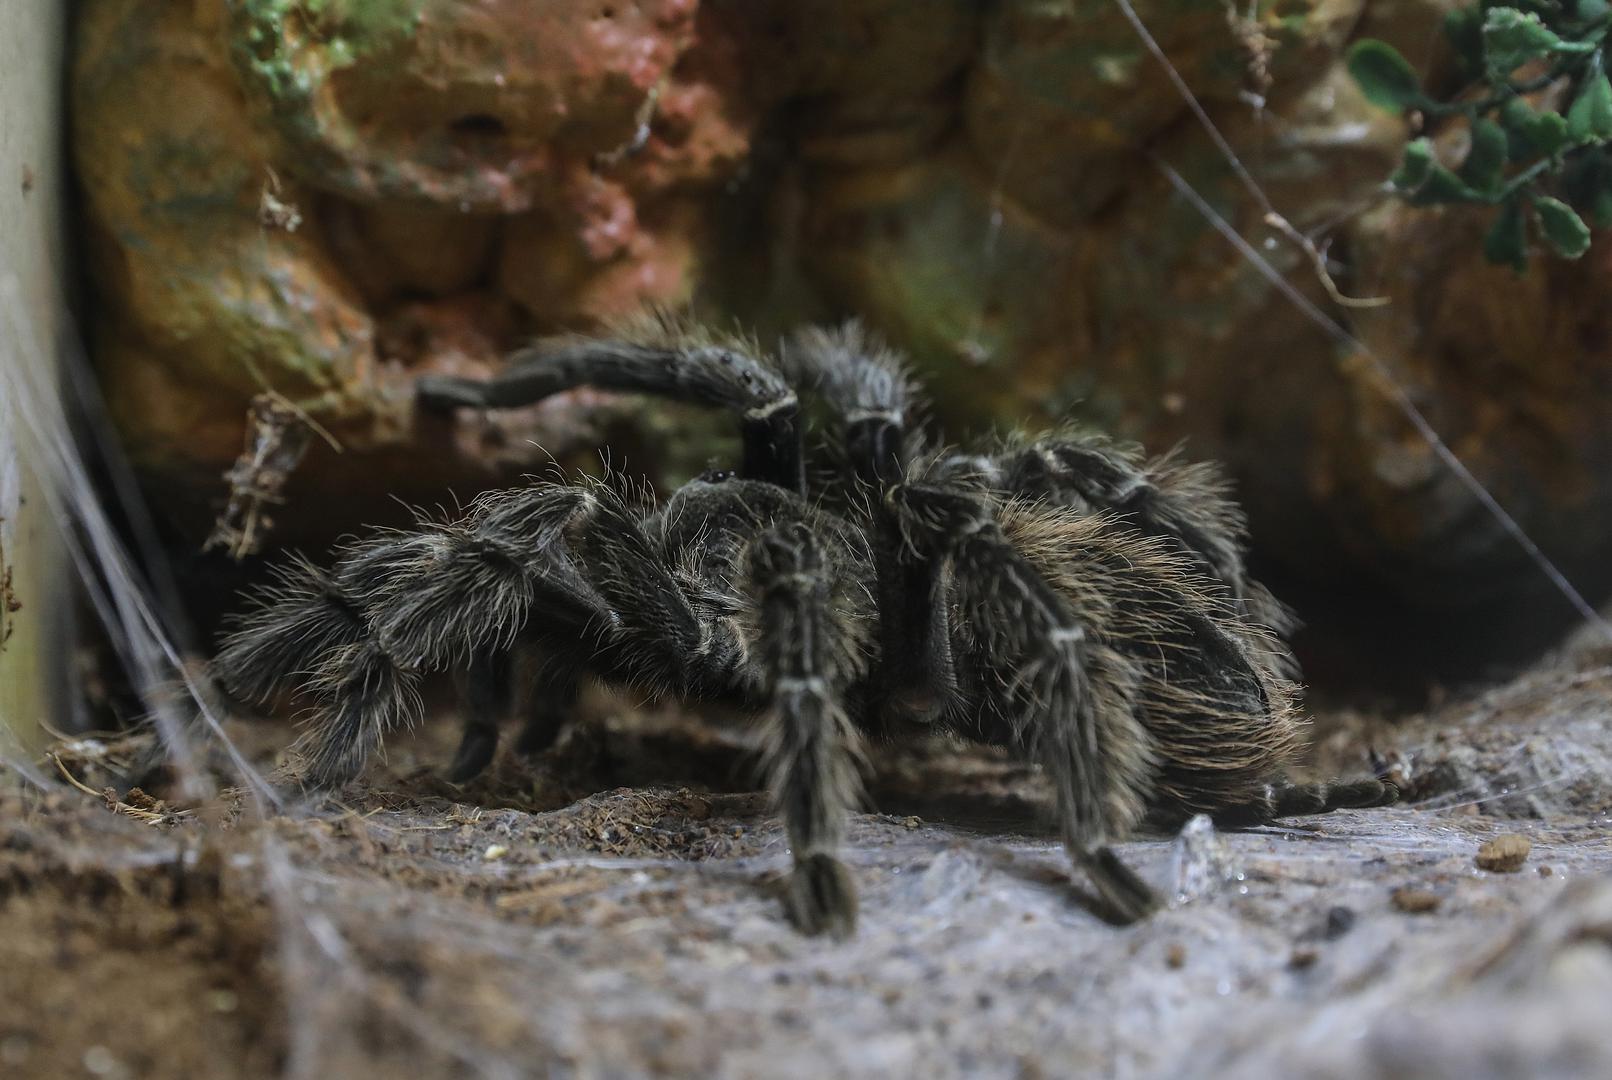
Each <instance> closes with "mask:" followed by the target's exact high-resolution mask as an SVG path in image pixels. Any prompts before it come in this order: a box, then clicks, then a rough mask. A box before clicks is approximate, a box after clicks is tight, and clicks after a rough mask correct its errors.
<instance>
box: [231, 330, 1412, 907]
mask: <svg viewBox="0 0 1612 1080" xmlns="http://www.w3.org/2000/svg"><path fill="white" fill-rule="evenodd" d="M584 384H587V385H592V386H595V387H602V388H608V389H612V390H620V391H636V392H643V393H649V394H657V395H663V396H665V397H668V398H674V399H679V400H683V401H692V402H698V403H704V404H707V405H712V406H719V407H723V408H726V409H731V410H733V411H735V412H737V413H738V414H739V418H740V423H741V434H742V447H743V449H742V463H741V464H740V466H739V468H738V469H737V471H713V472H708V473H706V474H705V475H703V476H701V477H699V478H698V479H696V480H694V481H693V482H691V483H689V484H686V485H684V486H683V487H681V488H679V489H677V490H676V491H675V492H674V493H673V494H672V495H671V497H670V498H669V499H668V500H667V501H666V502H665V504H664V505H663V506H659V507H656V506H655V505H654V504H653V501H652V500H651V499H649V498H648V497H647V496H644V497H638V498H634V497H630V496H628V495H624V494H623V493H622V492H621V491H620V490H618V486H613V485H611V484H610V483H608V482H603V481H596V480H587V479H581V480H579V481H578V482H576V483H569V484H567V483H538V484H535V485H533V486H529V487H523V488H518V489H513V490H505V491H497V492H492V493H489V494H486V495H483V496H481V497H480V498H478V499H476V500H475V501H474V503H473V504H472V505H471V506H470V508H469V510H468V512H467V513H465V514H464V516H463V517H462V519H460V520H457V521H453V522H448V523H422V524H421V526H420V527H419V528H418V529H417V530H415V531H410V532H392V533H383V534H381V535H377V536H375V537H373V538H370V539H363V540H358V541H355V542H352V543H350V544H349V545H348V546H347V547H346V548H345V549H344V551H343V552H342V554H341V556H340V558H339V559H338V560H337V561H336V563H335V565H334V566H333V567H331V568H330V569H328V570H327V569H321V568H320V567H318V566H315V565H313V564H311V563H309V562H306V561H301V560H294V561H292V562H290V563H289V564H287V565H285V566H283V567H282V568H281V569H280V571H279V577H278V580H277V582H276V584H275V585H274V586H272V587H271V588H269V589H268V590H266V591H265V592H264V593H263V595H261V596H260V597H259V599H258V603H257V605H256V607H255V608H254V609H253V610H251V611H250V612H249V613H247V614H246V615H245V616H244V617H242V618H241V619H240V620H239V622H238V623H237V625H236V626H235V628H234V629H233V631H232V632H231V633H230V634H229V636H228V637H227V639H226V640H225V642H224V644H223V647H222V650H221V652H220V653H219V655H218V657H217V658H216V661H215V668H216V672H217V674H218V676H219V680H220V682H221V683H222V684H223V686H224V687H225V688H226V689H227V690H228V691H229V692H231V693H232V694H233V695H234V696H236V697H237V698H239V699H247V700H252V701H258V702H263V701H266V700H268V699H269V698H271V697H272V696H273V695H274V694H275V693H276V691H277V690H278V689H279V687H280V684H281V682H282V680H283V679H285V678H287V677H289V676H293V675H297V676H303V677H304V678H305V682H304V689H305V690H306V691H307V692H308V693H310V694H311V695H312V697H313V699H314V701H315V703H316V705H315V709H314V712H313V718H312V720H311V721H310V723H309V726H308V728H307V731H306V733H305V734H304V736H303V738H302V740H301V747H302V749H303V751H304V756H305V759H306V778H307V780H308V781H309V782H310V783H311V784H313V785H316V786H320V787H330V786H334V785H339V784H342V783H345V782H346V781H348V780H350V779H352V778H353V777H355V776H356V775H357V774H358V772H359V771H360V770H361V769H362V767H363V766H364V764H365V762H366V761H367V760H368V759H369V757H370V756H371V754H372V753H373V752H374V751H375V749H376V747H377V746H378V745H379V743H380V741H381V739H382V736H383V735H384V734H385V733H386V732H388V731H390V730H392V729H393V728H395V727H397V726H398V725H399V724H401V723H405V722H409V721H412V720H413V719H414V718H415V717H416V715H417V714H418V713H419V711H420V708H421V706H420V702H419V698H418V696H417V694H416V684H417V681H418V679H419V677H420V675H421V674H422V673H424V672H428V671H432V670H439V669H443V668H454V669H456V670H458V671H459V672H460V673H461V678H460V692H461V698H462V705H463V712H464V731H463V737H462V741H461V744H460V746H459V750H458V753H457V755H456V757H455V759H454V762H453V764H452V766H451V771H450V776H451V777H452V778H453V779H455V780H458V781H463V780H466V779H468V778H470V777H472V776H474V775H476V774H477V773H478V772H480V771H481V770H482V769H483V768H484V767H485V766H486V764H487V763H488V762H489V761H490V760H491V758H492V756H493V753H494V750H495V748H496V745H497V742H498V735H499V722H500V720H502V719H503V718H504V717H505V714H506V713H507V712H509V711H510V709H511V699H512V682H513V678H514V676H513V673H512V672H513V664H512V653H513V652H514V651H515V649H516V648H517V646H520V647H522V648H536V649H537V650H538V651H539V652H540V653H541V655H542V656H543V657H544V658H545V659H546V661H547V663H546V664H545V666H544V674H543V676H542V679H543V680H544V685H543V687H542V691H541V692H540V693H539V694H537V695H535V697H536V699H537V703H538V704H537V707H536V708H535V709H534V710H533V712H532V714H531V715H530V717H529V718H528V720H527V723H526V725H525V728H524V731H523V733H522V735H521V738H520V744H519V745H520V749H521V750H522V751H525V752H530V751H534V750H538V749H542V748H543V747H545V746H547V745H548V744H549V743H551V742H552V741H553V740H554V738H555V736H556V733H557V731H558V729H559V725H560V724H561V723H563V721H564V719H565V714H566V712H567V708H568V706H569V704H570V703H571V702H572V701H573V700H574V698H575V695H576V687H577V680H578V678H579V677H581V676H583V675H585V674H586V675H592V676H595V677H599V678H603V679H606V680H611V681H615V682H619V683H623V684H628V685H631V686H634V687H639V688H644V689H647V690H649V691H652V692H657V693H671V694H675V695H678V696H680V697H682V698H685V699H688V700H692V701H707V700H709V701H731V702H735V703H738V704H740V705H742V706H745V707H747V708H749V709H750V710H753V711H754V712H755V714H756V715H757V716H758V717H759V718H760V719H759V722H760V723H761V724H762V725H763V727H764V732H765V739H764V745H765V747H766V752H765V764H766V770H767V774H768V777H769V779H770V783H771V787H772V791H773V793H774V796H775V798H776V801H777V806H778V809H779V812H780V814H781V815H782V818H783V821H784V824H785V826H786V829H787V832H788V835H789V838H790V841H791V845H792V848H793V857H794V865H793V870H792V873H791V877H790V882H789V887H788V889H787V900H786V905H787V908H788V910H789V913H790V914H791V916H792V917H793V919H794V920H795V922H796V924H797V925H798V926H799V927H800V928H801V929H802V930H804V931H806V932H810V933H817V932H822V931H830V932H833V933H836V934H845V933H848V932H849V931H850V930H851V929H852V927H853V925H854V920H855V914H856V893H855V888H854V886H853V884H852V881H851V879H850V876H849V875H848V873H847V871H846V869H845V867H844V866H843V864H842V863H841V862H840V861H839V859H838V857H837V850H838V848H839V846H840V841H841V837H842V830H843V827H844V819H845V817H846V815H847V813H848V811H849V810H850V809H851V808H852V807H853V806H854V805H855V804H856V803H857V801H858V797H859V791H860V784H861V779H862V768H863V752H864V751H863V747H864V744H865V742H867V741H868V740H869V739H873V738H884V737H893V736H899V735H900V734H901V733H902V732H903V731H908V732H910V731H912V730H914V729H926V730H931V731H932V730H935V729H936V728H937V727H940V726H944V727H945V728H948V729H950V730H952V731H954V732H957V733H960V734H962V735H964V736H967V737H969V738H973V739H977V740H981V741H983V742H986V743H991V744H1002V745H1008V746H1012V747H1016V748H1019V749H1020V750H1022V751H1023V752H1024V753H1026V754H1028V755H1030V756H1031V757H1032V758H1033V759H1034V760H1035V761H1037V762H1039V763H1040V764H1041V765H1042V766H1043V767H1044V769H1045V772H1046V773H1047V775H1048V776H1049V777H1050V778H1051V780H1052V783H1053V787H1054V789H1055V793H1056V809H1057V815H1058V821H1059V824H1060V828H1061V832H1062V836H1063V839H1064V842H1065V845H1066V847H1067V848H1068V851H1069V853H1070V855H1071V856H1072V857H1073V859H1074V861H1075V862H1076V863H1077V864H1078V865H1079V866H1080V867H1082V868H1083V869H1084V871H1085V873H1086V874H1087V875H1088V876H1089V878H1090V879H1091V881H1092V883H1093V884H1094V886H1095V887H1096V889H1097V891H1098V893H1099V896H1100V898H1101V900H1102V901H1103V902H1105V904H1106V906H1107V907H1109V908H1110V909H1111V912H1112V914H1113V915H1114V916H1115V917H1117V918H1120V919H1125V920H1131V919H1136V918H1139V917H1141V916H1142V915H1144V914H1145V913H1147V912H1148V911H1149V910H1150V909H1151V908H1152V907H1153V906H1154V905H1155V897H1154V894H1153V893H1152V891H1151V890H1150V889H1149V888H1148V886H1147V885H1146V884H1145V883H1144V882H1143V881H1142V880H1141V879H1140V878H1139V877H1138V876H1137V875H1136V874H1134V873H1133V872H1132V871H1131V870H1129V869H1128V868H1127V867H1126V866H1125V865H1124V864H1123V863H1122V862H1121V861H1120V860H1119V859H1118V858H1117V857H1116V856H1115V855H1114V854H1113V853H1112V851H1111V849H1110V847H1109V845H1110V843H1111V842H1113V841H1115V840H1117V839H1119V838H1122V837H1124V836H1125V835H1126V834H1127V832H1128V831H1130V830H1131V829H1132V828H1133V827H1134V826H1136V825H1137V824H1139V823H1140V822H1142V821H1143V820H1144V819H1147V820H1149V821H1151V822H1154V823H1158V824H1169V823H1178V822H1180V821H1182V820H1184V819H1185V818H1186V817H1188V816H1190V815H1192V814H1195V813H1200V812H1202V813H1208V814H1211V815H1213V816H1214V817H1215V818H1217V819H1218V820H1221V821H1223V822H1231V823H1241V824H1249V823H1257V822H1263V821H1268V820H1270V819H1273V818H1276V817H1280V816H1284V815H1289V814H1298V813H1315V812H1322V811H1326V810H1330V809H1333V808H1337V807H1357V806H1372V805H1380V804H1384V803H1386V802H1389V801H1392V799H1393V798H1394V796H1395V792H1394V790H1393V789H1392V787H1391V786H1389V785H1387V784H1385V783H1383V782H1380V781H1377V780H1362V781H1357V782H1353V783H1347V784H1304V785H1295V784H1291V783H1289V782H1287V781H1286V780H1285V779H1284V778H1283V776H1284V769H1285V767H1286V766H1288V765H1289V763H1290V762H1291V760H1292V758H1293V757H1294V754H1295V752H1296V750H1297V749H1298V747H1299V745H1300V740H1301V731H1302V724H1301V721H1300V719H1299V717H1298V714H1297V712H1296V710H1295V707H1294V704H1293V698H1294V687H1293V685H1292V683H1290V682H1289V681H1288V673H1289V670H1290V668H1291V660H1290V658H1289V654H1288V653H1287V651H1286V648H1285V646H1284V645H1283V644H1282V642H1281V640H1280V638H1279V637H1278V632H1279V631H1281V630H1283V629H1284V628H1286V627H1287V626H1288V616H1287V614H1286V612H1285V611H1284V609H1283V608H1282V607H1281V606H1280V605H1279V604H1278V603H1276V602H1275V601H1274V600H1273V599H1272V598H1271V596H1270V594H1269V593H1267V592H1266V591H1265V590H1264V589H1263V588H1261V587H1260V586H1259V585H1258V584H1257V583H1255V582H1254V581H1252V580H1250V578H1249V577H1248V574H1247V572H1246V569H1245V567H1244V561H1243V532H1244V525H1243V519H1242V516H1241V513H1240V511H1239V510H1238V509H1237V507H1236V506H1235V505H1234V504H1233V503H1232V502H1231V501H1230V500H1229V498H1228V493H1227V485H1226V484H1225V482H1224V481H1223V480H1222V478H1221V475H1220V473H1219V472H1218V471H1217V470H1216V469H1215V468H1214V467H1212V466H1210V465H1206V464H1187V463H1184V462H1183V461H1181V460H1180V459H1179V458H1178V457H1176V456H1174V455H1168V456H1165V457H1163V458H1158V459H1155V460H1152V461H1147V460H1144V458H1143V456H1142V454H1141V452H1140V451H1139V450H1138V449H1137V448H1136V447H1133V446H1129V445H1125V444H1122V443H1118V442H1115V441H1113V440H1110V439H1108V438H1105V437H1101V436H1095V435H1089V434H1079V433H1064V434H1058V435H1052V436H1047V437H1043V438H1038V439H1025V440H1009V441H1006V442H1003V443H1001V444H999V445H995V446H993V447H990V448H987V449H983V450H980V451H977V452H971V453H962V452H941V451H936V450H933V449H928V448H926V446H925V444H924V440H923V437H922V435H921V433H920V431H919V424H918V423H916V422H915V410H916V408H917V396H916V393H915V390H914V387H913V385H912V382H911V380H910V378H909V376H908V374H907V371H906V369H905V368H904V367H903V365H902V364H901V362H900V361H899V360H898V358H897V357H896V356H894V355H893V354H892V353H891V352H889V351H888V350H886V349H884V348H882V347H880V346H879V345H877V344H876V343H874V342H873V341H871V340H870V339H869V338H868V337H866V336H865V335H864V334H863V333H862V332H861V331H860V330H859V329H857V328H856V327H855V326H854V325H851V326H848V327H846V328H843V329H840V330H834V331H826V330H810V331H806V332H803V333H801V334H799V335H797V336H796V337H795V338H794V339H792V341H790V342H789V343H788V344H787V345H786V346H785V347H784V348H783V349H781V350H780V355H779V356H777V357H776V358H775V359H763V358H762V353H761V350H759V349H758V348H756V347H755V345H754V344H753V343H750V342H746V341H743V340H739V339H737V338H727V337H723V336H720V335H715V334H711V333H709V332H705V331H701V330H698V329H696V328H694V327H692V326H689V325H686V324H683V323H680V322H678V321H676V320H673V319H669V318H666V317H660V318H655V319H649V320H645V321H643V322H640V323H637V324H634V325H633V326H631V327H629V328H626V329H623V330H621V331H619V332H618V333H616V334H615V336H613V337H612V338H610V339H608V340H598V339H589V338H582V337H571V338H564V339H557V340H551V341H547V342H543V343H540V344H538V345H537V346H534V347H533V348H531V349H529V350H525V351H523V352H521V353H517V354H516V355H515V356H514V357H513V358H512V360H511V364H510V366H509V368H508V369H507V370H506V371H505V372H504V373H503V374H501V375H499V376H497V377H496V378H493V379H490V380H487V381H474V380H467V379H457V378H443V377H434V378H424V379H421V380H420V381H419V384H418V395H419V399H420V401H421V402H422V403H423V404H425V405H427V406H431V407H436V408H441V409H451V408H454V407H471V408H477V409H487V408H509V407H515V406H520V405H525V404H528V403H531V402H535V401H537V400H539V399H541V398H544V397H547V396H549V395H551V394H555V393H557V392H560V391H562V390H566V389H569V388H572V387H576V386H579V385H584ZM797 390H798V391H800V392H802V393H804V394H807V395H808V397H807V398H806V401H807V402H808V403H810V402H813V401H815V403H816V405H817V407H818V408H819V409H820V410H822V411H823V412H825V413H826V414H827V415H828V417H829V422H830V423H829V426H830V431H831V434H832V438H831V439H830V440H829V446H828V451H829V453H828V459H829V460H830V461H831V463H832V466H833V467H832V469H831V470H829V471H828V472H827V473H826V477H825V479H826V481H827V482H824V483H816V484H814V485H813V486H814V487H816V488H818V490H812V491H809V490H808V483H807V477H808V469H807V455H806V453H805V451H804V449H803V445H804V444H803V432H804V428H805V419H806V413H805V411H804V409H803V402H802V398H801V397H800V396H798V395H797Z"/></svg>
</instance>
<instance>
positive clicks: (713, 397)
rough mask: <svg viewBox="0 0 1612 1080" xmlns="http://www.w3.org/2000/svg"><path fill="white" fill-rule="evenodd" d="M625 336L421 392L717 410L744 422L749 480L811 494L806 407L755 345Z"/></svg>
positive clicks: (542, 353)
mask: <svg viewBox="0 0 1612 1080" xmlns="http://www.w3.org/2000/svg"><path fill="white" fill-rule="evenodd" d="M617 334H618V336H617V337H615V338H612V339H610V340H592V339H583V338H559V339H554V340H550V341H543V342H539V343H537V344H536V345H534V346H532V347H530V348H527V349H521V350H519V351H517V352H515V353H513V354H511V355H510V357H509V361H508V366H507V368H506V370H504V371H503V372H501V373H500V374H498V375H495V376H493V377H492V378H490V379H467V378H457V377H450V376H441V375H431V376H424V377H422V378H420V379H419V380H417V381H416V383H415V394H416V397H417V398H418V400H419V401H420V403H421V404H422V405H426V406H429V407H433V408H453V407H455V406H469V407H472V408H477V409H511V408H518V407H520V406H523V405H530V404H533V403H535V402H538V401H541V400H543V399H544V398H547V397H551V396H552V395H554V394H558V393H560V392H562V391H565V390H571V389H575V388H576V387H579V386H593V387H598V388H600V389H605V390H621V391H627V392H631V393H645V394H653V395H656V396H658V397H664V398H668V399H671V400H674V401H686V402H691V403H694V404H700V405H712V406H717V407H720V408H724V409H728V410H730V411H732V412H735V413H737V414H738V416H739V418H740V438H741V440H742V444H743V462H742V464H741V466H740V470H741V472H742V474H743V475H744V476H745V477H747V478H750V479H754V480H766V481H768V482H770V483H774V484H777V485H779V486H780V487H785V488H788V489H789V490H791V491H794V492H796V493H797V494H802V495H803V494H805V491H806V467H805V458H804V456H803V454H802V450H801V445H802V432H801V416H800V403H799V401H798V400H797V398H796V396H795V391H794V390H793V389H792V388H791V387H790V386H789V384H788V383H786V382H785V381H784V380H783V378H782V377H781V376H780V375H779V373H778V372H776V371H774V370H773V369H772V368H770V367H768V366H766V365H765V364H763V363H761V362H760V361H758V360H756V359H755V358H754V357H753V356H752V355H751V351H750V348H749V347H748V346H747V345H745V344H744V343H742V342H739V341H737V340H730V339H725V338H712V337H710V336H708V335H706V334H704V333H701V332H698V331H696V330H695V329H694V328H692V327H689V326H685V325H683V324H681V323H678V322H676V321H674V320H672V319H670V318H667V317H660V318H657V319H652V320H641V321H639V322H636V323H632V324H628V325H625V326H623V327H621V328H618V330H617Z"/></svg>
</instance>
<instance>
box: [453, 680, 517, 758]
mask: <svg viewBox="0 0 1612 1080" xmlns="http://www.w3.org/2000/svg"><path fill="white" fill-rule="evenodd" d="M455 675H456V677H455V679H454V685H455V688H456V689H457V690H458V692H459V702H460V705H461V707H462V708H463V709H464V711H465V716H464V729H463V733H462V734H461V735H460V738H459V749H458V751H457V752H455V754H454V755H453V764H451V765H449V766H448V779H449V780H450V781H452V782H453V783H455V784H462V783H464V782H465V781H467V780H470V779H472V778H474V777H476V776H479V775H481V772H482V770H483V769H485V768H486V767H487V766H488V764H489V763H490V762H491V761H492V760H493V754H494V753H495V752H496V751H497V750H498V729H499V725H500V723H501V722H502V721H503V719H504V718H505V717H506V716H508V715H509V711H510V706H511V703H512V702H513V700H514V697H515V673H514V663H513V657H512V656H511V654H510V652H509V651H508V650H504V649H492V650H489V651H486V652H478V653H476V654H475V655H474V656H472V657H471V658H470V663H469V664H468V665H467V666H465V667H464V668H461V669H459V670H458V671H456V673H455Z"/></svg>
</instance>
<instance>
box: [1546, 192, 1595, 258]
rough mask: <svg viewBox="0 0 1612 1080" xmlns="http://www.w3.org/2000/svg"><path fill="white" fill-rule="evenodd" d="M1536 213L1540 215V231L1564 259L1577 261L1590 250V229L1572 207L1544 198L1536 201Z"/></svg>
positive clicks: (1558, 200) (1547, 197)
mask: <svg viewBox="0 0 1612 1080" xmlns="http://www.w3.org/2000/svg"><path fill="white" fill-rule="evenodd" d="M1534 213H1536V214H1538V215H1539V231H1540V232H1541V233H1543V234H1544V236H1545V240H1546V241H1547V242H1548V243H1549V244H1550V246H1551V247H1552V248H1554V249H1555V250H1556V254H1558V255H1560V256H1561V257H1562V258H1564V259H1576V258H1578V257H1579V256H1580V255H1582V254H1584V253H1585V252H1586V251H1588V250H1589V249H1590V227H1589V226H1588V225H1586V224H1584V219H1583V218H1581V217H1579V216H1578V214H1577V213H1575V212H1574V211H1573V208H1572V207H1571V206H1568V205H1567V204H1566V203H1564V202H1562V201H1561V200H1560V199H1552V198H1550V197H1549V196H1543V197H1541V198H1538V199H1535V200H1534Z"/></svg>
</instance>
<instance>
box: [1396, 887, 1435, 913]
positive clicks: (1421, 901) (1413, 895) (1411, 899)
mask: <svg viewBox="0 0 1612 1080" xmlns="http://www.w3.org/2000/svg"><path fill="white" fill-rule="evenodd" d="M1389 899H1390V900H1392V901H1393V903H1394V906H1395V907H1396V908H1398V909H1399V910H1400V911H1403V912H1405V913H1406V914H1407V915H1425V914H1427V913H1428V912H1430V911H1437V910H1438V906H1439V904H1440V903H1441V902H1442V900H1441V899H1440V897H1439V895H1438V894H1437V893H1435V892H1429V891H1428V890H1426V889H1419V888H1417V887H1416V886H1414V885H1402V886H1400V887H1399V888H1397V889H1395V890H1394V891H1393V892H1392V893H1391V894H1390V895H1389Z"/></svg>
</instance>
